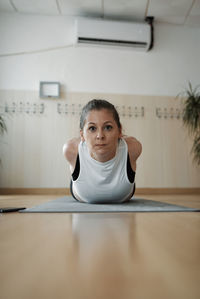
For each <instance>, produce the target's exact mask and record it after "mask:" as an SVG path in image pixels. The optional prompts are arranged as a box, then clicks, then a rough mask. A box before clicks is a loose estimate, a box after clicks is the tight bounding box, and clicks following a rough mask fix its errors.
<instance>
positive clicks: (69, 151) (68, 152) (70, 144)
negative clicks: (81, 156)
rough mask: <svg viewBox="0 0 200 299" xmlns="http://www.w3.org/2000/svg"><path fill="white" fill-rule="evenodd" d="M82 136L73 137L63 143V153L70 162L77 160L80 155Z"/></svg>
mask: <svg viewBox="0 0 200 299" xmlns="http://www.w3.org/2000/svg"><path fill="white" fill-rule="evenodd" d="M80 141H81V138H80V137H79V138H72V139H70V140H68V141H67V142H66V143H65V144H64V145H63V155H64V156H65V158H66V159H67V160H68V161H69V162H73V161H74V160H76V157H77V155H78V146H79V143H80Z"/></svg>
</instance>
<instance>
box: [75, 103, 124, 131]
mask: <svg viewBox="0 0 200 299" xmlns="http://www.w3.org/2000/svg"><path fill="white" fill-rule="evenodd" d="M102 109H107V110H108V111H110V112H111V113H112V114H113V118H114V120H115V121H116V123H117V126H118V128H119V129H121V127H122V126H121V123H120V119H119V114H118V112H117V110H116V108H115V106H114V105H113V104H111V103H109V102H108V101H106V100H99V99H94V100H91V101H89V102H88V103H87V104H86V105H85V106H84V107H83V109H82V112H81V117H80V129H81V130H83V127H84V124H85V119H86V117H87V115H88V113H89V112H90V111H91V110H102Z"/></svg>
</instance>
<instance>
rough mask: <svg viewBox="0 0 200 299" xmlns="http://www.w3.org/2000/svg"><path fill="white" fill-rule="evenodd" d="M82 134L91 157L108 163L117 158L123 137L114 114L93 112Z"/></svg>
mask: <svg viewBox="0 0 200 299" xmlns="http://www.w3.org/2000/svg"><path fill="white" fill-rule="evenodd" d="M80 134H81V139H82V141H85V142H86V144H87V147H88V149H89V152H90V155H91V157H92V158H94V159H95V160H97V161H99V162H106V161H108V160H110V159H112V158H113V157H114V156H115V153H116V149H117V144H118V139H119V138H120V137H121V136H122V134H121V129H119V128H118V126H117V123H116V121H115V120H114V118H113V114H112V112H110V111H109V110H107V109H101V110H91V111H90V112H89V113H88V114H87V117H86V119H85V124H84V127H83V130H81V131H80Z"/></svg>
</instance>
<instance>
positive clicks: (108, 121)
mask: <svg viewBox="0 0 200 299" xmlns="http://www.w3.org/2000/svg"><path fill="white" fill-rule="evenodd" d="M108 123H111V124H112V123H113V122H112V121H111V120H107V121H105V122H104V123H103V125H105V124H108ZM88 125H96V123H95V122H93V121H90V122H89V123H88Z"/></svg>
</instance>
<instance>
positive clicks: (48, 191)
mask: <svg viewBox="0 0 200 299" xmlns="http://www.w3.org/2000/svg"><path fill="white" fill-rule="evenodd" d="M0 194H1V195H15V194H16V195H19V194H22V195H23V194H24V195H69V194H70V189H69V188H0ZM143 194H144V195H153V194H160V195H165V194H166V195H168V194H200V188H137V189H136V192H135V195H143Z"/></svg>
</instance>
